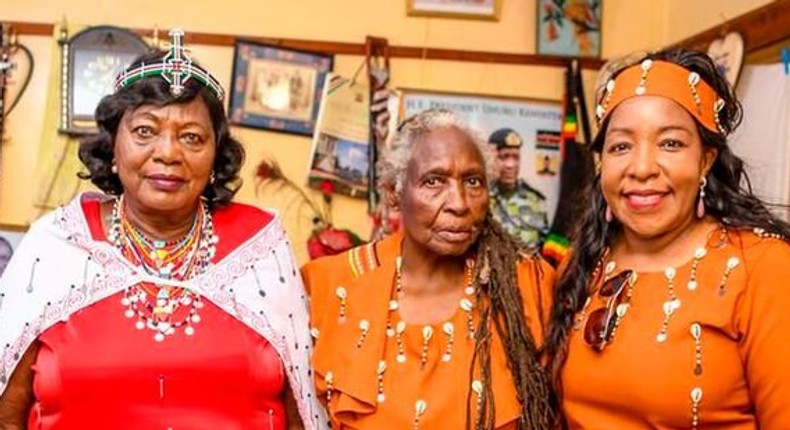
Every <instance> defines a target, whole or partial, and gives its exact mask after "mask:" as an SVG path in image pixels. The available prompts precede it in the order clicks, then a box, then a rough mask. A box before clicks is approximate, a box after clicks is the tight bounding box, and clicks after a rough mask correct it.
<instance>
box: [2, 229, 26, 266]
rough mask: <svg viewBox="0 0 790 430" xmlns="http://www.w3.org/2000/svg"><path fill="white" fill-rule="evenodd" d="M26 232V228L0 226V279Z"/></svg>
mask: <svg viewBox="0 0 790 430" xmlns="http://www.w3.org/2000/svg"><path fill="white" fill-rule="evenodd" d="M25 232H27V227H23V226H16V225H7V224H0V277H2V276H3V272H4V271H5V268H6V266H7V265H8V262H9V261H11V257H13V256H14V251H15V250H16V248H17V246H19V242H21V241H22V237H23V236H24V235H25Z"/></svg>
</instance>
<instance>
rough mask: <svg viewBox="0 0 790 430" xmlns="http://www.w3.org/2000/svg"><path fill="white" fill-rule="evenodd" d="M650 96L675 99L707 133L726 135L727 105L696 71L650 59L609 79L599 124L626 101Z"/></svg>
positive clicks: (597, 113)
mask: <svg viewBox="0 0 790 430" xmlns="http://www.w3.org/2000/svg"><path fill="white" fill-rule="evenodd" d="M649 95H654V96H661V97H666V98H668V99H671V100H673V101H674V102H676V103H677V104H679V105H680V106H682V107H683V108H684V109H685V110H686V111H688V113H689V114H691V116H693V117H694V118H696V119H697V121H699V122H700V124H702V125H703V126H704V127H705V128H707V129H708V130H710V131H712V132H714V133H717V134H725V130H724V128H723V127H722V126H721V123H720V122H719V112H721V110H722V109H723V108H724V103H725V102H724V100H722V99H721V98H719V96H718V95H717V93H716V91H715V90H714V89H713V88H711V86H710V85H708V84H707V83H706V82H705V81H703V80H702V79H701V78H700V76H699V74H698V73H697V72H692V71H689V70H688V69H686V68H684V67H681V66H679V65H677V64H674V63H670V62H666V61H653V60H650V59H647V60H644V61H642V62H641V63H640V64H637V65H634V66H631V67H629V68H627V69H625V70H624V71H623V72H621V73H620V74H619V75H617V76H616V77H615V78H614V79H609V81H608V82H607V83H606V90H605V92H604V94H603V95H602V97H601V100H600V101H599V103H598V106H596V109H595V115H596V117H598V123H599V125H600V123H602V122H603V121H604V120H605V119H606V118H607V117H608V116H609V115H610V114H611V113H612V111H613V110H614V108H615V107H617V105H619V104H620V103H621V102H623V101H624V100H627V99H630V98H631V97H638V96H649Z"/></svg>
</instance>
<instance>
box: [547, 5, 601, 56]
mask: <svg viewBox="0 0 790 430" xmlns="http://www.w3.org/2000/svg"><path fill="white" fill-rule="evenodd" d="M602 1H603V0H576V1H570V0H538V1H536V2H535V4H536V5H537V8H538V10H537V23H538V25H537V26H536V28H537V29H538V34H537V38H536V40H537V43H538V47H537V52H538V54H541V55H556V56H563V57H595V58H598V57H600V56H601V2H602Z"/></svg>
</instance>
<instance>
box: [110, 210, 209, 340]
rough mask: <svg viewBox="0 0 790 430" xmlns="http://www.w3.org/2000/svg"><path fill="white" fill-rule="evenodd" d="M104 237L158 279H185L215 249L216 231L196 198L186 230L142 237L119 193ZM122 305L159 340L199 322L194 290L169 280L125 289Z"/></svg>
mask: <svg viewBox="0 0 790 430" xmlns="http://www.w3.org/2000/svg"><path fill="white" fill-rule="evenodd" d="M109 240H110V242H112V243H113V244H114V245H115V246H116V247H117V248H118V249H119V250H120V251H121V254H123V256H124V257H125V258H126V259H127V260H128V261H129V262H131V263H132V264H134V265H135V266H138V267H140V268H142V269H143V270H144V271H145V273H147V274H148V275H152V276H156V277H158V278H160V279H162V280H163V281H175V282H178V281H185V280H187V279H191V278H193V277H195V276H196V275H198V274H200V273H203V272H204V271H205V270H206V268H208V266H209V264H210V262H211V259H212V258H213V257H214V254H215V253H216V247H215V245H216V243H217V242H218V238H217V236H216V235H215V234H214V225H213V223H212V220H211V214H210V213H209V211H208V208H206V206H205V205H204V204H203V202H202V201H201V202H200V204H199V208H198V210H197V212H196V213H195V217H194V219H193V221H192V226H191V227H190V229H189V232H187V234H185V235H184V236H183V237H181V238H179V239H177V240H173V241H163V240H155V239H151V238H149V237H148V236H146V235H145V234H144V233H143V232H142V231H140V229H139V228H137V227H136V226H135V225H134V224H133V223H132V222H131V221H130V220H129V218H128V217H127V215H126V211H125V206H124V199H123V196H121V197H120V198H118V199H117V200H115V203H114V205H113V212H112V219H111V221H110V231H109ZM121 304H122V305H123V306H124V307H125V308H126V311H125V313H124V314H125V315H126V317H127V318H134V317H137V322H136V323H135V326H136V327H137V329H139V330H143V329H145V328H148V329H150V330H153V331H154V332H156V333H155V335H154V339H155V340H156V341H158V342H161V341H163V340H164V339H165V336H169V335H172V334H174V333H175V332H176V330H177V329H179V328H182V327H183V328H184V333H185V334H187V335H189V336H191V335H193V334H194V333H195V329H194V327H193V325H194V324H196V323H198V322H200V315H199V314H198V311H199V310H200V309H201V308H202V307H203V302H202V301H201V298H200V296H199V295H198V294H196V293H194V292H192V291H190V290H189V289H187V288H184V287H178V286H175V285H173V284H171V283H168V282H162V283H161V284H160V283H155V282H140V283H138V284H135V285H133V286H131V287H129V288H127V289H126V291H124V295H123V298H122V299H121Z"/></svg>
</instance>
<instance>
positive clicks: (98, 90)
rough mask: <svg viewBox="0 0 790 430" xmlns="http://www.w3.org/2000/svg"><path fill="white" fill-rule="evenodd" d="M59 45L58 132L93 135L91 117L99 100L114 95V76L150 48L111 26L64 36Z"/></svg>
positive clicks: (93, 126) (127, 32)
mask: <svg viewBox="0 0 790 430" xmlns="http://www.w3.org/2000/svg"><path fill="white" fill-rule="evenodd" d="M64 36H65V35H64ZM60 45H61V61H62V62H63V67H61V82H62V83H63V84H62V85H61V120H60V131H61V132H62V133H66V134H72V135H83V134H88V133H93V132H95V131H96V124H95V121H94V118H93V114H94V111H95V110H96V106H97V105H98V104H99V101H100V100H101V99H102V97H104V96H106V95H107V94H111V93H112V92H113V81H114V80H115V77H116V76H117V75H118V74H119V73H120V72H121V71H123V70H124V69H125V68H126V67H127V66H128V65H129V64H131V62H132V61H133V60H134V59H135V58H136V57H137V56H138V55H141V54H144V53H145V52H146V51H148V49H149V47H148V45H147V44H146V43H145V41H143V39H142V38H141V37H139V36H137V35H136V34H134V33H132V32H131V31H129V30H126V29H123V28H119V27H112V26H98V27H90V28H87V29H85V30H83V31H81V32H79V33H77V34H75V35H74V36H73V37H71V38H68V37H64V38H63V39H61V41H60Z"/></svg>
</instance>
